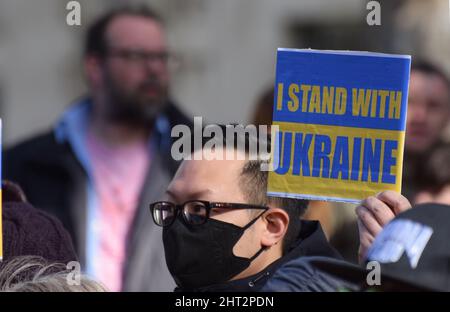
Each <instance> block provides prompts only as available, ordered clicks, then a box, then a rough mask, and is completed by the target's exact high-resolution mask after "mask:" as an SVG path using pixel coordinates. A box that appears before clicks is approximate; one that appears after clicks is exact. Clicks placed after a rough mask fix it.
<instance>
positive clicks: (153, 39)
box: [106, 15, 166, 46]
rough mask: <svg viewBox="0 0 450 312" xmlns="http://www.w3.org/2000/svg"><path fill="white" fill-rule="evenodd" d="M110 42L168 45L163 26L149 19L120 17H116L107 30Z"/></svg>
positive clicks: (132, 16) (128, 16)
mask: <svg viewBox="0 0 450 312" xmlns="http://www.w3.org/2000/svg"><path fill="white" fill-rule="evenodd" d="M106 37H107V38H108V40H109V41H112V42H114V43H116V44H123V45H142V44H155V43H157V44H159V45H162V46H165V45H166V40H165V35H164V30H163V28H162V25H161V24H160V23H159V22H158V21H156V20H154V19H152V18H149V17H144V16H135V15H120V16H117V17H115V18H114V19H113V20H112V21H111V22H110V24H109V25H108V28H107V30H106Z"/></svg>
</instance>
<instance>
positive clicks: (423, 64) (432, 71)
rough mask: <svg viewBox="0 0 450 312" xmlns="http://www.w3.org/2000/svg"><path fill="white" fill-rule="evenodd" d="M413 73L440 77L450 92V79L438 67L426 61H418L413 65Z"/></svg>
mask: <svg viewBox="0 0 450 312" xmlns="http://www.w3.org/2000/svg"><path fill="white" fill-rule="evenodd" d="M413 71H417V72H421V73H424V74H426V75H436V76H438V77H439V78H441V79H442V80H443V81H444V82H445V85H446V86H447V89H448V90H449V91H450V79H449V78H448V76H447V74H446V73H445V72H444V71H443V70H442V69H441V68H440V67H439V66H437V65H435V64H433V63H431V62H429V61H426V60H417V61H414V62H413V63H412V65H411V72H413Z"/></svg>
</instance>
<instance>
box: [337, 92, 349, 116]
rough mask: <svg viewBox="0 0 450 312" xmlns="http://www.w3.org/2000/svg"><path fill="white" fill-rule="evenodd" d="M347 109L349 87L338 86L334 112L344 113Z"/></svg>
mask: <svg viewBox="0 0 450 312" xmlns="http://www.w3.org/2000/svg"><path fill="white" fill-rule="evenodd" d="M346 110H347V89H346V88H336V101H335V103H334V113H335V114H336V115H344V114H345V111H346Z"/></svg>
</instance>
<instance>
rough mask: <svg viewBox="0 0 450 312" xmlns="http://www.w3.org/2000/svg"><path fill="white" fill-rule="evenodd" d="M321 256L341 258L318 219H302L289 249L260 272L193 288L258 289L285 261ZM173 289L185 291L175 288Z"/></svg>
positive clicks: (204, 289) (216, 290) (220, 290)
mask: <svg viewBox="0 0 450 312" xmlns="http://www.w3.org/2000/svg"><path fill="white" fill-rule="evenodd" d="M309 256H323V257H329V258H334V259H341V256H340V255H339V253H338V252H337V251H336V250H334V248H333V247H332V246H331V245H330V244H329V243H328V241H327V239H326V237H325V234H324V233H323V230H322V227H321V226H320V223H319V222H318V221H306V220H304V221H302V223H301V230H300V233H299V235H298V238H297V240H296V241H295V242H294V243H293V244H292V246H291V248H290V249H289V251H288V252H287V253H286V254H285V255H284V256H283V257H281V258H280V259H278V260H276V261H275V262H273V263H272V264H270V265H269V266H268V267H267V268H265V269H264V270H262V271H261V272H259V273H257V274H255V275H252V276H249V277H247V278H243V279H239V280H234V281H230V282H226V283H223V284H217V285H211V286H206V287H202V288H199V289H195V290H194V291H200V292H202V291H203V292H210V291H213V292H234V291H239V292H240V291H243V292H249V291H260V290H261V289H262V288H263V286H264V285H265V284H266V283H267V281H268V280H269V279H270V278H271V277H272V276H273V275H274V274H275V273H276V272H277V270H279V269H280V268H281V267H282V266H283V265H284V264H285V263H287V262H290V261H291V260H294V259H298V258H300V257H309ZM175 291H186V290H185V289H181V288H176V289H175ZM189 291H192V290H189Z"/></svg>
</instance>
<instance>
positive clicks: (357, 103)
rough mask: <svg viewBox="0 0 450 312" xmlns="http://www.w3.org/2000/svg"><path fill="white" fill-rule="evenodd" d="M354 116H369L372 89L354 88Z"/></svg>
mask: <svg viewBox="0 0 450 312" xmlns="http://www.w3.org/2000/svg"><path fill="white" fill-rule="evenodd" d="M352 94H353V97H352V108H353V109H352V112H353V116H363V117H367V116H368V115H369V105H370V90H364V89H356V88H353V89H352Z"/></svg>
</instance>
